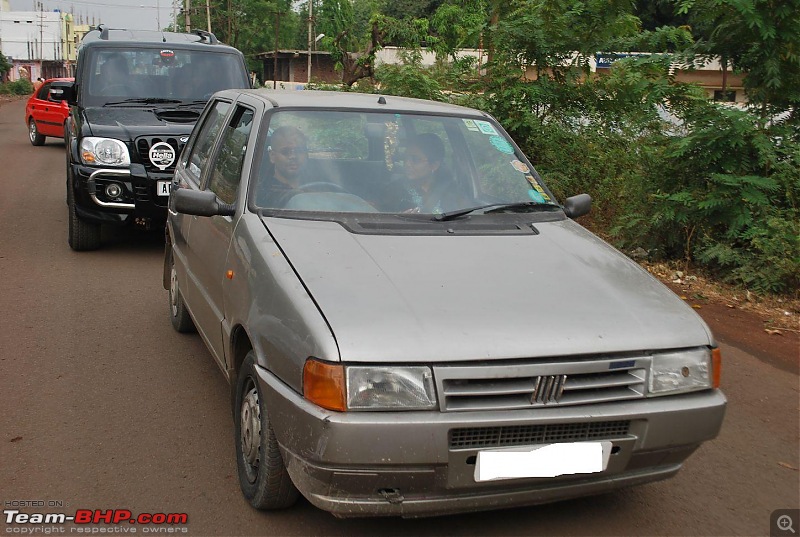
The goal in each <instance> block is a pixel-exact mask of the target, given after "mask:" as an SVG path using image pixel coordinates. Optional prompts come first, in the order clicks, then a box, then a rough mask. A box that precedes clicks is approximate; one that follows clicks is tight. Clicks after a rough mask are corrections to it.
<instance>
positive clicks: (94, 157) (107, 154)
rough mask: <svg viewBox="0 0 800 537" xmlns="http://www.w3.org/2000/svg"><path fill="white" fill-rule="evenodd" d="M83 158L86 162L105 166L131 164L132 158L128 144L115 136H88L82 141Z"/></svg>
mask: <svg viewBox="0 0 800 537" xmlns="http://www.w3.org/2000/svg"><path fill="white" fill-rule="evenodd" d="M81 159H82V160H83V163H84V164H102V165H104V166H129V165H130V163H131V158H130V155H129V153H128V148H127V146H126V145H125V144H124V143H122V142H121V141H119V140H115V139H114V138H97V137H94V136H87V137H86V138H84V139H83V140H82V141H81Z"/></svg>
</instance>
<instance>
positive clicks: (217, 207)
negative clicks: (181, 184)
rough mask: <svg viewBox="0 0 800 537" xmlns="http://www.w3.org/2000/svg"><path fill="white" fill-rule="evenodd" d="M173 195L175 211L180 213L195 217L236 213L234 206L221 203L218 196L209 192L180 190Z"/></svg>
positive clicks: (174, 191) (173, 192)
mask: <svg viewBox="0 0 800 537" xmlns="http://www.w3.org/2000/svg"><path fill="white" fill-rule="evenodd" d="M171 195H172V198H173V200H174V202H175V210H176V211H178V212H179V213H183V214H191V215H194V216H233V214H234V213H235V212H236V211H235V208H234V207H233V205H228V204H227V203H220V202H219V200H218V199H217V195H216V194H214V193H213V192H211V191H209V190H190V189H188V188H178V189H176V190H173V191H172V193H171Z"/></svg>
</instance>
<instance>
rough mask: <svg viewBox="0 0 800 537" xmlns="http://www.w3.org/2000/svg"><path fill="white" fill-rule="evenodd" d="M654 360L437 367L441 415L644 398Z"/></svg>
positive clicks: (604, 360) (640, 358)
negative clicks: (651, 361)
mask: <svg viewBox="0 0 800 537" xmlns="http://www.w3.org/2000/svg"><path fill="white" fill-rule="evenodd" d="M649 367H650V358H649V357H646V356H641V357H637V358H633V359H630V358H627V359H608V358H606V359H600V360H576V361H572V362H564V363H543V364H538V363H528V364H511V365H505V366H503V365H500V366H498V365H489V366H441V367H436V368H435V369H434V375H435V377H436V382H437V383H438V393H439V394H440V395H441V397H440V409H441V410H442V411H475V410H510V409H523V408H539V407H549V406H567V405H583V404H595V403H604V402H609V401H618V400H622V399H635V398H639V397H644V392H645V382H646V379H647V371H648V369H649Z"/></svg>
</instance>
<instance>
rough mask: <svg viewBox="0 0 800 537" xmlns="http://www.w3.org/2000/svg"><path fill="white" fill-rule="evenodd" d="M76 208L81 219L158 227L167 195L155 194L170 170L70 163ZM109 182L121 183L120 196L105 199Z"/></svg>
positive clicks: (162, 216) (168, 178) (103, 222)
mask: <svg viewBox="0 0 800 537" xmlns="http://www.w3.org/2000/svg"><path fill="white" fill-rule="evenodd" d="M71 172H72V177H73V185H74V188H75V191H74V192H73V194H74V196H75V198H74V199H75V209H76V211H77V214H78V216H80V217H81V218H82V219H84V220H88V221H91V222H96V223H99V224H112V225H125V224H129V223H138V224H141V225H145V226H147V227H149V226H151V225H158V226H161V225H163V224H164V223H165V222H166V219H167V205H168V203H169V196H161V195H159V194H158V183H159V181H171V180H172V174H171V173H160V174H153V173H148V171H147V170H146V169H145V167H144V166H142V165H141V164H135V163H134V164H131V166H130V168H129V169H126V168H92V167H89V166H83V165H76V164H72V170H71ZM109 182H115V183H119V184H120V185H122V186H123V195H122V196H121V197H120V198H121V199H113V200H112V199H108V198H107V197H106V196H105V194H104V188H105V186H106V185H107V184H108V183H109Z"/></svg>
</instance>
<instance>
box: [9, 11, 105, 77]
mask: <svg viewBox="0 0 800 537" xmlns="http://www.w3.org/2000/svg"><path fill="white" fill-rule="evenodd" d="M8 7H9V5H8V1H7V0H0V52H2V53H3V54H4V55H5V56H6V57H8V58H10V59H11V63H12V66H13V67H12V69H11V72H10V73H9V79H10V80H19V79H20V78H27V79H30V80H36V79H37V78H38V77H42V78H52V77H61V76H71V75H72V66H73V65H74V64H75V60H76V58H77V47H78V43H80V40H81V39H82V38H83V35H84V34H85V33H86V32H88V31H89V26H88V25H75V24H74V20H73V17H72V15H71V14H69V13H61V12H59V11H10V10H9V9H8Z"/></svg>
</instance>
